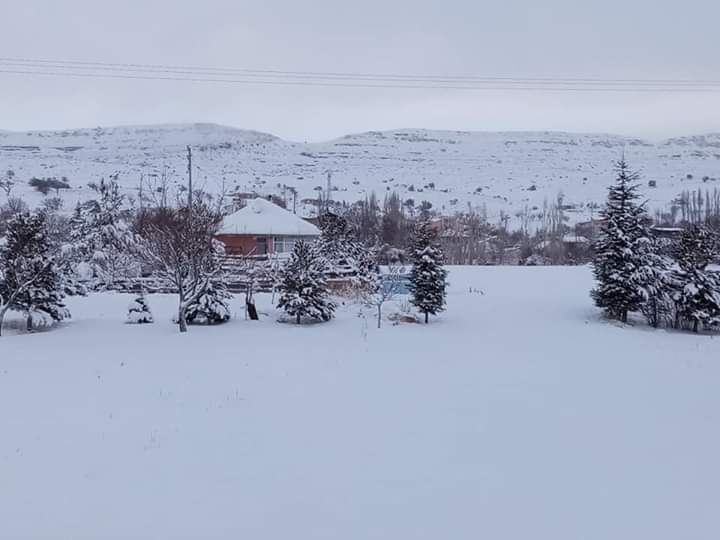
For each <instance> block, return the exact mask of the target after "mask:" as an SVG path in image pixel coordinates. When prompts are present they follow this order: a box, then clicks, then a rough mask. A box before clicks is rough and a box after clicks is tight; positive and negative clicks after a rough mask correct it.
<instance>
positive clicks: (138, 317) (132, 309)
mask: <svg viewBox="0 0 720 540" xmlns="http://www.w3.org/2000/svg"><path fill="white" fill-rule="evenodd" d="M127 322H128V323H129V324H150V323H152V322H155V321H154V319H153V314H152V312H151V311H150V306H149V305H148V303H147V298H145V295H144V294H141V295H139V296H137V297H136V298H135V299H134V300H133V301H132V302H130V305H129V306H128V316H127Z"/></svg>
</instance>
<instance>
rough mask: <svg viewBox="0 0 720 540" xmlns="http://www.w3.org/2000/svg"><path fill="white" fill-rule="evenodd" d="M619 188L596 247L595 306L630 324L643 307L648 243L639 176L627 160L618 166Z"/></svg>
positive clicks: (611, 192)
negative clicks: (630, 317) (632, 314)
mask: <svg viewBox="0 0 720 540" xmlns="http://www.w3.org/2000/svg"><path fill="white" fill-rule="evenodd" d="M616 169H617V181H616V184H615V185H613V186H611V187H610V188H609V193H608V200H607V204H606V206H605V208H604V209H603V211H602V213H601V216H602V218H603V223H602V226H601V231H600V235H599V238H598V240H597V242H596V244H595V257H594V259H593V270H594V274H595V279H596V280H597V282H598V283H597V286H596V287H595V288H594V289H593V290H592V291H591V293H590V294H591V296H592V298H593V300H595V304H596V305H597V306H598V307H601V308H603V309H604V310H605V312H606V313H607V315H608V316H609V317H611V318H613V319H617V320H620V321H622V322H627V316H628V312H630V311H637V310H638V309H640V307H641V306H642V304H643V300H644V297H643V291H642V287H641V284H640V274H639V273H640V272H642V267H643V264H644V261H643V254H644V250H643V249H641V244H642V243H644V242H647V238H648V233H647V229H646V226H645V223H644V222H645V219H646V214H645V210H644V208H643V205H641V204H639V203H638V198H639V195H638V193H637V190H638V184H637V180H638V178H639V176H638V175H637V174H636V173H633V172H631V171H630V169H629V167H628V165H627V163H626V162H625V160H621V161H619V162H618V164H617V167H616Z"/></svg>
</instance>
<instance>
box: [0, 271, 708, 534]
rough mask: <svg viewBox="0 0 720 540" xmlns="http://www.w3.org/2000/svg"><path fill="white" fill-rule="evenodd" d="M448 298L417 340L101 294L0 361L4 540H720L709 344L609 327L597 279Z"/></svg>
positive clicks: (348, 322)
mask: <svg viewBox="0 0 720 540" xmlns="http://www.w3.org/2000/svg"><path fill="white" fill-rule="evenodd" d="M450 281H451V283H452V286H451V289H450V295H449V299H448V300H449V306H448V311H447V312H446V313H445V314H443V315H442V316H441V317H440V318H438V319H435V320H433V321H432V324H430V325H428V326H420V325H409V324H406V325H400V326H392V325H391V324H389V323H386V324H385V325H384V326H383V328H382V329H380V330H378V329H376V328H375V327H374V322H373V321H372V319H371V315H370V312H368V314H367V316H368V318H367V319H364V318H363V317H360V316H358V311H359V310H358V308H357V307H349V306H346V307H344V308H343V309H341V310H340V312H339V314H338V317H337V319H335V320H333V321H332V322H330V323H328V324H321V325H313V326H303V327H296V326H294V325H290V324H279V323H277V322H275V320H276V314H275V313H274V311H273V309H272V308H271V306H270V302H269V297H268V296H267V295H261V296H260V298H259V303H260V305H261V311H265V312H266V313H268V316H267V317H264V318H263V320H261V321H260V322H251V321H246V320H244V319H243V318H242V317H237V318H235V319H234V320H233V321H231V322H230V323H228V324H227V325H225V326H222V327H215V328H201V327H192V328H191V329H190V332H189V333H188V334H186V335H179V334H178V333H177V331H176V328H175V327H174V326H172V325H171V324H170V323H169V322H168V320H169V318H170V316H171V313H172V310H173V306H174V303H173V299H172V298H171V297H151V298H150V303H151V307H152V308H153V310H154V312H155V315H156V319H158V322H157V323H156V324H154V325H146V326H130V325H125V324H123V319H124V317H125V314H126V307H127V303H128V301H129V297H128V296H125V295H110V294H104V295H94V296H91V297H88V298H79V299H73V300H72V301H71V302H70V306H71V309H72V312H73V314H74V319H73V320H72V322H69V323H67V324H64V325H63V326H62V327H60V328H57V329H54V330H52V331H49V332H42V333H37V334H34V335H8V336H4V337H2V338H0V538H8V539H21V538H23V539H25V538H33V539H35V538H47V539H50V538H73V539H90V538H92V539H97V538H103V539H127V538H148V539H165V538H168V539H170V538H173V539H176V538H188V539H189V538H193V539H194V538H205V539H215V538H228V539H238V538H248V539H250V538H252V539H261V538H262V539H265V538H272V539H283V540H286V539H333V540H336V539H343V540H350V539H363V540H365V539H368V538H383V539H389V540H400V539H417V538H423V539H453V540H455V539H472V540H475V539H478V538H492V539H505V538H512V539H523V540H525V539H531V538H532V539H547V540H564V539H567V540H577V539H584V540H586V539H598V540H600V539H602V540H607V539H613V540H620V539H627V540H638V539H652V540H659V539H668V540H670V539H672V540H677V539H680V538H682V539H687V540H700V539H703V540H704V539H707V540H714V539H717V538H719V537H720V511H718V509H719V508H720V431H719V430H718V426H720V391H718V388H719V386H720V338H719V337H712V336H707V335H706V336H693V335H688V334H681V333H674V332H668V331H653V330H650V329H648V328H646V327H641V326H636V327H623V326H619V325H615V324H611V323H607V322H605V321H603V320H601V319H600V317H599V314H598V312H597V310H596V309H595V308H593V307H592V305H591V302H590V300H589V298H588V295H587V291H588V289H589V288H590V286H591V275H590V272H589V270H588V269H587V268H568V267H565V268H541V267H538V268H521V267H512V268H503V267H474V268H452V269H451V272H450ZM471 289H473V290H474V289H477V290H480V291H482V293H479V292H470V291H471ZM235 308H236V310H237V311H239V310H240V308H241V299H240V298H238V299H236V304H235ZM10 334H12V332H11V333H10Z"/></svg>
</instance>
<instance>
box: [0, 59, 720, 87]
mask: <svg viewBox="0 0 720 540" xmlns="http://www.w3.org/2000/svg"><path fill="white" fill-rule="evenodd" d="M3 63H4V64H9V65H11V66H12V65H17V66H25V67H40V68H55V69H73V68H75V69H85V70H87V69H97V70H110V71H133V72H135V71H141V72H164V73H179V74H205V75H227V76H232V75H243V76H278V77H315V78H341V79H361V80H368V79H369V80H375V79H379V80H383V81H393V82H398V81H411V82H430V81H438V82H443V81H450V82H457V81H463V82H466V83H470V82H481V83H490V82H498V83H503V82H506V83H510V82H512V83H548V84H549V83H556V84H569V83H588V84H642V85H645V84H647V85H654V84H661V85H665V84H678V85H720V80H718V79H617V78H615V79H612V78H610V79H604V78H574V77H487V76H484V77H481V76H474V75H407V74H404V75H400V74H388V73H357V72H355V73H352V72H324V71H281V70H269V69H242V68H216V67H199V66H178V65H168V64H128V63H109V62H80V61H66V60H38V59H29V58H6V57H0V64H3Z"/></svg>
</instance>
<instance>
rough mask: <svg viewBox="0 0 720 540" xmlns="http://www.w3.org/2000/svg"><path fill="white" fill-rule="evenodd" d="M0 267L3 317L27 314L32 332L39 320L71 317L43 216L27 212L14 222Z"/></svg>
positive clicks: (4, 246) (3, 251) (28, 324)
mask: <svg viewBox="0 0 720 540" xmlns="http://www.w3.org/2000/svg"><path fill="white" fill-rule="evenodd" d="M0 266H1V268H0V276H2V277H1V278H0V304H4V305H3V307H2V309H3V315H4V312H5V311H6V310H7V309H13V310H16V311H21V312H24V313H25V314H26V317H27V327H28V330H32V328H33V325H34V319H37V318H40V319H43V320H45V321H47V320H49V321H61V320H63V319H65V318H67V317H69V315H70V314H69V312H68V310H67V308H66V307H65V304H64V303H63V298H64V297H65V293H64V291H63V279H62V275H61V273H60V272H59V270H58V267H57V264H56V259H55V255H54V254H53V252H52V246H51V244H50V241H49V236H48V230H47V223H46V221H45V215H44V214H43V213H36V214H31V213H29V212H23V213H19V214H17V215H16V216H15V217H14V218H13V219H11V220H10V222H9V223H8V230H7V234H6V237H5V243H4V244H3V245H2V247H0ZM0 319H1V317H0ZM1 323H2V322H1V320H0V324H1Z"/></svg>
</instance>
